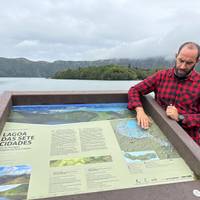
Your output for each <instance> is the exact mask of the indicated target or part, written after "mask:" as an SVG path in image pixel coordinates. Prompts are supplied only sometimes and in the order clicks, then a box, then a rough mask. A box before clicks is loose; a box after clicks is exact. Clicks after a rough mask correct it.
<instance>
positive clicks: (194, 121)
mask: <svg viewBox="0 0 200 200" xmlns="http://www.w3.org/2000/svg"><path fill="white" fill-rule="evenodd" d="M183 116H184V120H183V121H182V125H183V127H187V128H192V127H200V113H198V114H183Z"/></svg>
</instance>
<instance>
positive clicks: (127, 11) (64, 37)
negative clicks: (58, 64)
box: [0, 0, 200, 61]
mask: <svg viewBox="0 0 200 200" xmlns="http://www.w3.org/2000/svg"><path fill="white" fill-rule="evenodd" d="M0 8H1V12H0V57H9V58H16V57H25V58H28V59H30V60H46V61H54V60H97V59H108V58H146V57H152V56H166V57H173V56H174V54H175V53H176V51H177V48H178V46H179V45H180V44H181V43H183V42H185V41H194V42H197V43H200V1H199V0H190V1H188V0H168V1H162V0H0Z"/></svg>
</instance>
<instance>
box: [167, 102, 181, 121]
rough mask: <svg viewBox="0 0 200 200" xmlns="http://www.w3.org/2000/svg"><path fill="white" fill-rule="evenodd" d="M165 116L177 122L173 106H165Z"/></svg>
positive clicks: (176, 111)
mask: <svg viewBox="0 0 200 200" xmlns="http://www.w3.org/2000/svg"><path fill="white" fill-rule="evenodd" d="M166 115H167V116H168V117H169V118H171V119H173V120H176V121H178V110H177V108H176V107H175V106H172V105H170V106H167V109H166Z"/></svg>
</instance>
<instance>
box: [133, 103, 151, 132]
mask: <svg viewBox="0 0 200 200" xmlns="http://www.w3.org/2000/svg"><path fill="white" fill-rule="evenodd" d="M135 110H136V112H137V116H136V118H137V122H138V125H139V126H141V127H142V128H144V129H148V128H149V127H150V124H151V120H150V119H149V117H148V116H147V115H146V113H145V112H144V109H143V108H142V107H137V108H136V109H135Z"/></svg>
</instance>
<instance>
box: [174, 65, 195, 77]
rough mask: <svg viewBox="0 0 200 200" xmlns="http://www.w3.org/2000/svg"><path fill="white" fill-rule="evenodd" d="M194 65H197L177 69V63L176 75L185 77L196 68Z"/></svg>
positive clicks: (175, 67)
mask: <svg viewBox="0 0 200 200" xmlns="http://www.w3.org/2000/svg"><path fill="white" fill-rule="evenodd" d="M194 67H195V65H194V66H192V68H191V69H189V70H180V69H177V66H176V65H175V66H174V75H175V76H176V77H177V78H180V79H185V78H186V77H187V76H188V75H189V74H190V72H191V71H192V70H193V69H194Z"/></svg>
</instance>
